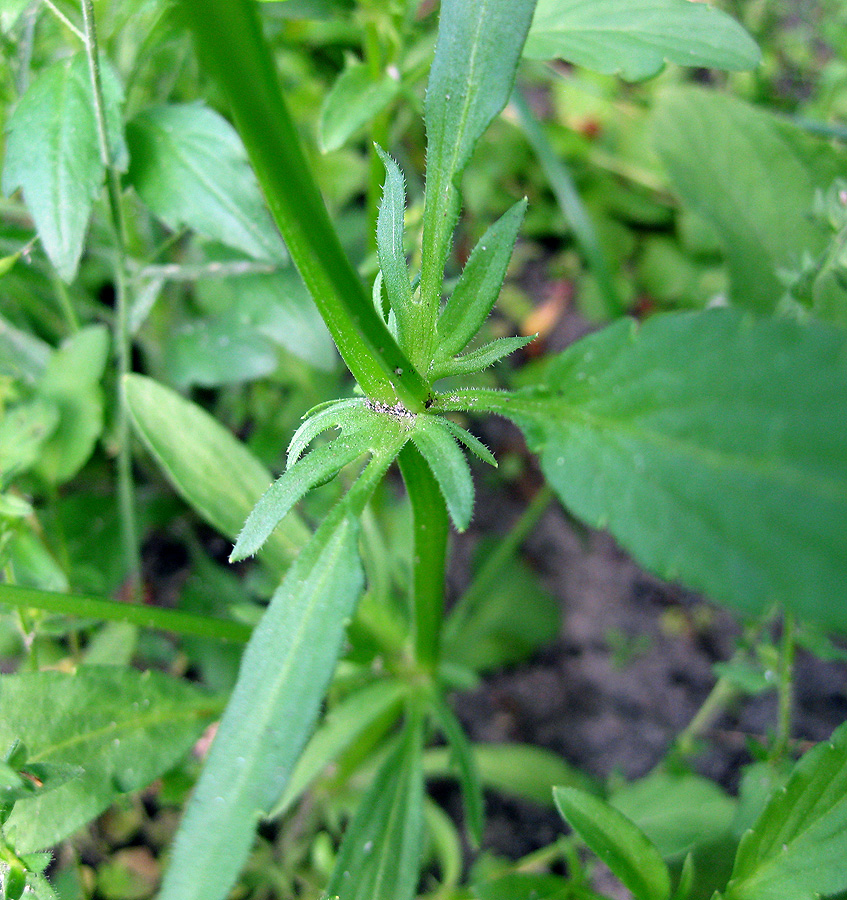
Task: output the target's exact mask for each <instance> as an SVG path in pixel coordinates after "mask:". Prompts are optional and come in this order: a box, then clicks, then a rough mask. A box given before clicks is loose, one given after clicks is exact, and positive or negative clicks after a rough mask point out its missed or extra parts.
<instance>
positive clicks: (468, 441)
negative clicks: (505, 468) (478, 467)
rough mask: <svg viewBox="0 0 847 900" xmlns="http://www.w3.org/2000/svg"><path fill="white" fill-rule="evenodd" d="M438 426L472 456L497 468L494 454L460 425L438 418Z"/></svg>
mask: <svg viewBox="0 0 847 900" xmlns="http://www.w3.org/2000/svg"><path fill="white" fill-rule="evenodd" d="M438 424H439V426H440V427H441V428H444V429H446V430H447V431H449V432H450V434H452V435H453V437H454V438H456V440H457V441H459V442H460V443H462V444H464V445H465V446H466V447H467V448H468V450H470V451H471V453H473V455H474V456H476V457H478V458H479V459H481V460H482V461H483V462H487V463H488V465H489V466H494V468H495V469H496V468H497V460H496V459H495V458H494V454H493V453H492V452H491V451H490V450H489V449H488V447H486V446H485V444H483V443H482V441H481V440H479V438H477V437H474V435H472V434H471V433H470V432H469V431H467V430H466V429H465V428H462V427H461V426H460V425H457V424H456V423H455V422H451V421H450V419H445V418H439V419H438Z"/></svg>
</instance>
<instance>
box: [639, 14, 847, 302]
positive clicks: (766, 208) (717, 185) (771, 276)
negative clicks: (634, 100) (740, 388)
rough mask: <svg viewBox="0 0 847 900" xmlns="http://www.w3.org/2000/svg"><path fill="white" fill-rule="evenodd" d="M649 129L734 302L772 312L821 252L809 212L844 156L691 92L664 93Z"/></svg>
mask: <svg viewBox="0 0 847 900" xmlns="http://www.w3.org/2000/svg"><path fill="white" fill-rule="evenodd" d="M686 5H690V6H694V5H697V6H699V7H701V8H705V7H703V5H702V4H686ZM652 124H653V133H654V135H655V142H656V146H657V148H658V151H659V155H660V156H661V157H662V161H663V162H664V164H665V166H666V167H667V170H668V173H669V174H670V177H671V183H672V185H673V187H674V188H675V189H676V190H677V191H678V192H679V194H680V195H681V197H682V199H683V200H684V201H685V202H686V203H687V204H689V206H690V207H691V208H692V210H693V211H694V212H695V213H697V214H698V215H700V216H702V217H703V218H704V219H706V220H707V221H708V222H709V223H710V224H711V225H713V226H714V228H715V230H716V231H717V233H718V235H719V237H720V240H721V244H722V246H723V249H724V252H725V254H726V260H727V264H728V266H729V274H730V281H731V296H732V300H733V302H734V303H736V304H737V305H739V306H745V307H750V308H751V309H755V310H759V311H762V312H771V311H773V310H774V309H775V308H776V305H777V303H778V302H779V300H780V298H781V297H782V296H783V294H784V293H785V288H786V286H785V281H784V279H783V275H784V273H785V272H786V271H792V270H795V269H799V267H800V265H801V263H802V260H803V256H804V254H812V255H817V254H818V253H820V252H821V251H822V250H823V249H824V247H825V245H826V239H827V235H826V231H825V229H824V228H823V227H822V226H821V225H820V224H818V223H816V222H815V221H814V219H813V218H812V216H811V212H812V207H813V202H814V197H815V190H816V188H822V189H825V188H828V187H829V185H830V183H831V182H832V180H833V179H834V178H835V177H836V175H838V174H839V173H841V172H842V171H843V168H844V163H843V159H842V157H841V154H840V153H839V152H838V151H837V150H836V149H834V148H833V146H832V145H831V144H830V143H829V142H827V141H823V140H820V139H818V138H813V137H811V136H809V135H807V134H805V133H804V132H802V131H801V130H800V129H799V128H797V127H796V126H794V125H791V124H790V123H788V122H786V121H785V120H782V119H778V118H777V117H776V116H774V115H773V114H772V113H769V112H767V111H765V110H761V109H756V108H755V107H752V106H749V105H747V104H746V103H744V102H742V101H741V100H737V99H735V98H733V97H730V96H727V95H725V94H718V93H715V92H713V91H712V92H707V91H703V90H699V89H696V88H677V89H676V90H673V91H670V92H668V93H667V94H666V95H664V97H663V98H662V99H661V100H660V102H659V104H658V105H657V107H656V109H655V112H654V114H653V123H652Z"/></svg>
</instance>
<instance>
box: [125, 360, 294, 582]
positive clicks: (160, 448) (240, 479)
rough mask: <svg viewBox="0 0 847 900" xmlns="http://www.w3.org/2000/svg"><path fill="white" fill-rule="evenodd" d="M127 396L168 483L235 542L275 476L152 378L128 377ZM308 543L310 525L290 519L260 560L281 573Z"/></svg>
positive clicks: (141, 433)
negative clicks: (245, 521)
mask: <svg viewBox="0 0 847 900" xmlns="http://www.w3.org/2000/svg"><path fill="white" fill-rule="evenodd" d="M124 391H125V394H126V401H127V406H128V407H129V411H130V415H131V416H132V421H133V424H134V426H135V429H136V431H137V432H138V434H139V436H140V437H141V439H142V440H143V441H144V443H145V444H146V446H147V448H148V449H149V450H150V452H151V453H152V454H153V456H154V457H155V459H156V461H157V462H158V463H159V465H160V466H161V467H162V469H163V471H164V473H165V475H166V477H167V478H168V480H169V481H170V482H171V484H172V485H173V486H174V487H175V488H176V490H177V491H178V492H179V494H180V495H181V496H182V497H183V498H184V499H185V500H186V501H187V502H188V503H189V504H191V506H193V507H194V509H195V510H197V512H198V513H199V514H200V516H202V517H203V518H204V519H205V520H206V521H207V522H208V523H209V524H210V525H212V526H213V527H214V528H217V529H218V530H219V531H220V532H222V533H223V534H225V535H226V536H227V537H229V538H230V539H232V540H235V538H236V535H237V534H238V532H239V531H240V530H241V527H242V525H243V524H244V520H245V519H246V518H247V516H248V514H249V513H250V510H251V509H252V508H253V506H254V505H255V503H256V501H257V500H258V499H259V497H261V496H262V493H263V492H264V491H265V490H266V489H267V486H268V485H269V484H270V483H271V481H272V480H273V476H272V475H271V473H270V472H269V471H268V470H267V469H266V468H265V467H264V466H263V465H262V464H261V463H260V462H259V461H258V460H257V459H256V457H255V456H253V454H252V453H251V452H250V451H249V450H248V449H247V448H246V447H245V446H244V444H242V443H241V442H240V441H238V440H236V439H235V437H233V435H232V434H230V433H229V432H228V431H227V430H226V429H225V428H223V427H222V426H221V425H219V424H218V423H217V422H216V421H215V420H214V419H213V418H212V417H211V416H210V415H209V414H208V413H207V412H205V411H204V410H202V409H201V408H200V407H199V406H197V405H196V404H195V403H191V402H190V401H189V400H186V399H185V398H184V397H180V396H179V394H176V393H174V392H173V391H172V390H170V389H169V388H166V387H165V386H164V385H161V384H158V383H157V382H156V381H154V380H153V379H152V378H145V377H144V376H142V375H129V376H127V378H126V380H125V382H124ZM308 539H309V530H308V529H307V528H306V525H305V524H304V523H303V521H302V520H301V519H300V518H298V517H297V516H296V515H294V514H292V515H290V516H288V517H287V519H286V520H285V522H284V523H283V524H282V525H281V526H280V527H279V528H277V529H276V530H275V531H274V533H273V534H272V535H271V537H270V538H269V539H268V541H267V543H266V544H265V546H264V547H263V548H262V551H261V554H260V557H261V559H262V560H263V561H265V562H266V563H268V565H270V566H271V567H272V568H274V569H275V570H276V571H277V572H283V571H285V569H286V568H287V567H288V564H289V563H290V562H291V560H292V559H293V558H294V557H295V556H296V555H297V553H298V551H299V550H300V548H301V547H302V546H303V545H304V544H305V543H306V541H307V540H308Z"/></svg>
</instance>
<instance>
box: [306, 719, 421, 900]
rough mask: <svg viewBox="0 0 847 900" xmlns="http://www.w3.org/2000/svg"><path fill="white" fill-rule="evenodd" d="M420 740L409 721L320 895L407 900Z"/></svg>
mask: <svg viewBox="0 0 847 900" xmlns="http://www.w3.org/2000/svg"><path fill="white" fill-rule="evenodd" d="M422 743H423V735H422V732H421V724H420V722H419V721H417V720H415V719H413V720H412V721H411V722H410V723H408V724H407V725H406V727H405V729H404V733H403V736H402V738H401V740H400V742H399V743H398V744H397V746H396V747H395V748H394V750H393V752H392V753H391V754H390V756H389V757H388V759H386V761H385V762H384V763H383V765H382V767H381V768H380V770H379V772H378V773H377V775H376V777H375V778H374V780H373V783H372V784H371V786H370V788H369V789H368V791H367V792H366V793H365V795H364V796H363V797H362V799H361V801H360V803H359V806H358V809H357V810H356V814H355V815H354V817H353V820H352V822H351V823H350V824H349V825H348V826H347V831H346V832H345V835H344V840H343V841H342V843H341V848H340V849H339V851H338V857H337V858H336V862H335V868H334V870H333V873H332V876H331V877H330V881H329V884H328V885H327V888H326V891H325V893H324V896H325V897H326V898H333V900H412V898H414V897H415V896H417V887H418V880H419V878H420V868H421V862H422V859H421V851H422V844H423V805H424V791H423V787H424V785H423V765H422V761H421V751H422Z"/></svg>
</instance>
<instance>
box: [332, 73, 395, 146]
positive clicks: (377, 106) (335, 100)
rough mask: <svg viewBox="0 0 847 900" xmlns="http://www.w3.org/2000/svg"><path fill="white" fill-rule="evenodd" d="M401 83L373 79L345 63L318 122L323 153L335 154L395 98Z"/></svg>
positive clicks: (389, 78) (391, 79)
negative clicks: (333, 152)
mask: <svg viewBox="0 0 847 900" xmlns="http://www.w3.org/2000/svg"><path fill="white" fill-rule="evenodd" d="M400 89H401V83H400V81H399V80H398V79H396V78H392V77H391V76H390V75H387V74H386V75H383V76H382V77H380V78H374V77H373V76H372V75H371V73H370V69H369V67H368V66H366V65H365V64H364V63H360V62H351V63H348V64H347V66H346V68H345V69H344V71H343V72H342V73H341V74H340V75H339V76H338V78H336V80H335V84H333V86H332V89H331V90H330V92H329V93H328V94H327V95H326V98H325V99H324V102H323V106H322V107H321V112H320V118H319V119H318V143H319V144H320V147H321V150H322V151H323V152H324V153H329V152H330V151H332V150H337V149H338V148H339V147H342V146H343V145H344V144H346V143H347V141H348V140H350V138H351V137H353V135H355V134H356V132H357V131H359V129H361V128H364V127H365V125H367V124H368V122H370V121H371V120H372V119H373V118H374V116H376V115H378V114H379V113H381V112H382V111H383V110H384V109H386V108H387V107H388V106H389V104H390V103H391V101H392V100H394V98H395V97H397V96H398V94H399V93H400Z"/></svg>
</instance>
